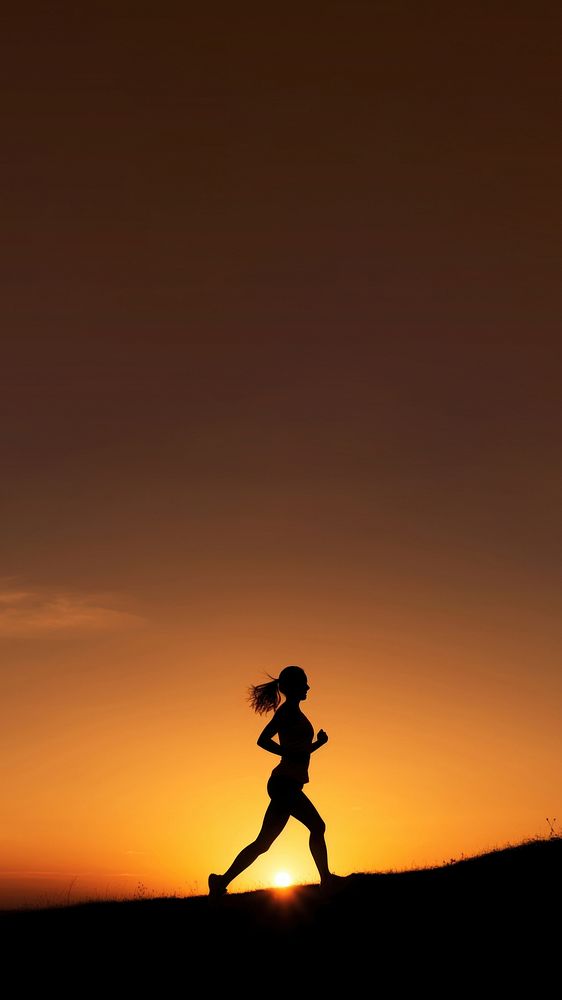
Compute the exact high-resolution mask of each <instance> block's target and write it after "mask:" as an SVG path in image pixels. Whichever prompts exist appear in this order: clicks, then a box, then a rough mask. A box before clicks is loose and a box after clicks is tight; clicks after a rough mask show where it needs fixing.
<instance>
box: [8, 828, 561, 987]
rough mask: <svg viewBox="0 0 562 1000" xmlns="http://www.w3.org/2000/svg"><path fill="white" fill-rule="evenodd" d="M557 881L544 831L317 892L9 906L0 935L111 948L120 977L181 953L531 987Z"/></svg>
mask: <svg viewBox="0 0 562 1000" xmlns="http://www.w3.org/2000/svg"><path fill="white" fill-rule="evenodd" d="M561 888H562V838H560V837H553V838H550V839H549V840H531V841H527V842H525V843H523V844H519V845H517V846H510V847H506V848H503V849H499V850H495V851H492V852H489V853H486V854H482V855H479V856H476V857H471V858H466V859H463V860H460V861H456V862H451V863H449V864H447V865H444V866H442V867H438V868H425V869H419V870H412V871H405V872H390V873H384V874H354V875H349V876H348V877H347V878H345V879H343V880H342V881H341V883H339V884H338V885H337V887H336V888H335V889H334V890H333V891H332V892H331V893H328V894H326V893H324V892H323V891H322V890H321V889H320V887H319V886H315V885H312V886H298V887H294V888H292V889H289V890H273V889H271V890H260V891H257V892H248V893H233V894H231V895H228V896H226V897H224V898H223V899H220V900H218V901H211V900H209V898H208V897H207V896H196V897H189V898H187V899H177V898H172V899H144V900H130V901H124V902H95V903H85V904H75V905H73V906H67V907H58V908H52V909H43V910H25V911H13V912H11V913H5V914H3V915H2V931H3V941H4V943H7V941H8V940H11V941H17V942H18V943H19V944H20V945H21V944H22V943H23V942H25V943H26V945H27V946H29V947H31V949H32V950H33V948H35V947H37V945H38V944H41V945H42V946H50V947H53V946H54V947H60V944H61V942H62V943H64V948H65V950H66V952H67V953H68V954H73V955H76V954H79V955H80V956H81V961H82V963H84V962H88V963H89V964H90V965H92V964H94V965H95V963H96V962H97V963H98V964H99V963H100V962H101V963H102V965H103V963H104V962H105V961H106V960H108V961H109V958H110V956H113V959H118V960H119V962H120V966H121V968H123V963H124V964H125V966H126V967H128V968H129V970H130V972H131V974H132V973H139V972H140V967H139V964H138V963H139V961H140V962H141V964H142V961H145V962H146V961H150V962H152V961H153V960H154V961H156V962H158V961H160V962H167V963H168V966H169V963H170V962H172V964H173V963H174V961H175V960H176V959H177V957H178V956H180V955H181V956H182V957H183V958H185V957H186V956H189V959H190V961H191V962H192V963H193V962H195V963H203V965H204V963H205V961H208V959H205V958H204V956H209V955H210V956H211V962H212V967H211V979H212V981H214V982H215V983H217V982H218V981H219V980H221V981H230V980H229V979H228V974H229V970H230V973H231V974H232V975H234V974H235V971H236V970H238V972H239V971H240V968H246V969H248V970H249V974H252V975H253V974H256V975H257V974H258V973H259V972H260V971H261V972H264V973H265V974H266V975H268V976H271V974H272V972H274V970H275V969H278V973H277V977H279V975H281V977H283V975H285V974H286V961H285V964H284V963H283V961H282V959H283V958H284V959H285V960H286V959H289V964H290V965H293V966H294V964H295V962H296V961H297V960H298V962H302V963H305V964H306V966H307V968H308V969H309V972H310V975H311V979H310V985H313V984H314V983H316V984H318V983H320V981H322V983H323V985H326V984H327V983H329V981H330V979H332V978H333V977H334V976H336V977H340V978H341V977H344V979H345V981H350V977H352V976H360V975H364V974H367V973H368V974H369V975H372V974H373V972H374V971H375V970H376V971H377V975H381V976H384V978H385V979H386V978H387V977H388V975H389V974H391V975H392V977H393V980H394V982H395V984H398V983H400V982H402V983H403V984H406V982H408V983H409V984H410V985H411V983H412V977H420V976H421V977H422V978H423V976H424V974H425V973H426V972H427V969H428V967H432V966H433V968H434V974H435V975H436V974H437V971H438V970H441V972H442V971H443V970H444V969H445V968H449V969H451V968H453V967H454V969H455V970H456V971H455V975H456V976H457V977H458V976H461V978H466V977H469V978H470V976H471V975H472V974H474V973H475V970H476V969H480V970H482V969H487V970H488V972H487V975H488V976H490V975H492V973H491V972H490V969H492V970H495V974H496V975H497V976H500V974H501V978H502V982H504V984H505V982H506V977H512V976H515V973H516V970H519V971H518V973H517V976H515V978H514V979H513V982H514V983H515V982H516V981H517V979H518V978H519V976H520V975H525V974H530V969H527V972H526V973H525V972H524V968H523V967H524V966H525V967H526V966H527V965H530V966H532V968H533V970H534V971H533V975H534V983H535V986H536V984H537V982H538V978H539V976H540V975H541V974H542V973H543V972H544V971H545V970H546V969H547V967H548V966H549V963H550V959H551V958H552V959H554V956H555V955H556V957H557V954H558V949H559V945H558V937H559V925H560V907H561V902H560V901H561V892H560V890H561ZM113 959H112V961H113ZM280 963H281V964H280ZM330 969H331V970H332V971H331V973H330V975H329V977H328V978H325V977H326V974H327V971H328V970H330ZM252 970H253V971H252ZM424 970H425V972H424ZM322 976H323V977H324V978H323V979H322V978H321V977H322ZM276 981H277V983H278V985H279V980H278V978H277V980H276Z"/></svg>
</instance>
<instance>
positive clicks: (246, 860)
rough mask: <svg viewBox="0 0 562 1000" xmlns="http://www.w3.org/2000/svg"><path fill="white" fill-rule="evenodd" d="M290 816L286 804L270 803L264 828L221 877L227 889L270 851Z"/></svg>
mask: <svg viewBox="0 0 562 1000" xmlns="http://www.w3.org/2000/svg"><path fill="white" fill-rule="evenodd" d="M290 815H291V814H290V811H289V808H288V807H287V806H286V805H285V804H284V803H279V802H274V801H271V802H270V803H269V805H268V807H267V810H266V813H265V816H264V818H263V823H262V828H261V830H260V832H259V833H258V835H257V837H256V839H255V840H254V841H252V843H251V844H248V846H247V847H244V848H243V849H242V850H241V851H240V854H238V855H237V856H236V857H235V859H234V861H233V862H232V864H231V866H230V868H229V869H228V871H226V872H225V873H224V875H221V876H220V878H221V880H222V882H223V885H224V887H225V888H226V886H227V885H228V884H229V882H232V879H233V878H236V876H237V875H240V872H243V871H244V870H245V869H246V868H248V867H249V866H250V865H251V864H252V862H254V861H255V860H256V858H257V857H258V856H259V855H260V854H265V852H266V851H268V850H269V848H270V847H271V845H272V843H273V841H274V840H276V838H277V837H278V836H279V834H280V833H281V831H282V830H283V828H284V827H285V826H286V825H287V822H288V819H289V816H290Z"/></svg>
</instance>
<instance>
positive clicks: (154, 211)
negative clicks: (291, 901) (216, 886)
mask: <svg viewBox="0 0 562 1000" xmlns="http://www.w3.org/2000/svg"><path fill="white" fill-rule="evenodd" d="M561 27H562V16H561V15H560V8H559V5H558V4H555V3H541V0H538V2H534V3H530V2H529V3H522V4H518V3H507V2H501V0H500V2H493V0H492V2H481V0H471V2H468V0H460V2H458V3H452V4H451V3H434V2H431V0H430V2H427V3H419V2H417V0H410V2H408V0H396V2H391V0H381V2H377V0H372V2H354V0H347V2H330V0H326V2H324V3H307V2H304V3H302V4H301V3H299V4H292V3H289V4H286V3H284V4H278V5H270V4H265V5H263V4H262V5H258V4H255V3H251V4H250V3H244V2H241V3H236V4H234V3H226V2H224V0H219V2H217V3H214V4H212V5H204V4H189V3H184V4H179V3H176V4H174V3H166V2H163V3H158V4H156V3H151V4H146V3H142V2H140V3H135V4H133V3H124V2H120V0H111V2H99V3H93V4H88V5H82V4H71V3H69V2H62V3H56V2H55V3H52V4H43V3H33V2H32V3H31V4H25V5H23V6H17V5H14V4H12V11H11V12H10V13H8V14H4V15H3V17H2V31H1V41H0V50H1V51H0V66H1V73H2V86H1V88H0V102H1V106H2V117H1V121H2V140H3V141H2V147H3V156H2V178H3V179H2V191H3V195H4V198H3V202H4V204H3V210H2V250H3V262H2V267H1V269H0V283H1V294H0V311H1V330H2V333H1V360H2V364H1V369H0V371H1V376H0V378H1V392H0V408H1V415H2V419H1V423H0V442H1V445H0V455H1V459H2V464H1V467H2V477H1V486H0V514H1V526H2V527H1V535H0V671H1V701H0V706H1V707H0V713H1V717H0V742H1V744H2V747H1V750H2V753H1V758H2V794H1V806H0V809H1V812H2V815H1V816H0V906H11V905H14V904H15V903H19V902H22V901H24V902H31V903H37V902H59V901H61V900H62V901H66V900H70V901H72V900H75V899H78V898H82V897H84V896H90V897H92V896H93V897H96V898H106V897H115V896H117V897H121V896H127V895H143V894H145V893H156V894H160V893H173V892H175V893H177V894H182V895H183V894H187V893H191V892H205V891H206V880H207V875H208V873H209V872H210V871H216V872H220V871H223V870H225V869H226V868H227V867H228V865H229V864H230V862H231V861H232V859H233V857H234V855H235V854H236V853H237V852H238V850H239V849H240V848H241V847H243V846H244V845H245V844H246V843H247V842H248V841H249V840H252V839H253V838H254V836H255V835H256V834H257V832H258V829H259V826H260V824H261V820H262V816H263V812H264V810H265V807H266V805H267V802H268V799H267V795H266V790H265V786H266V781H267V778H268V776H269V773H270V771H271V768H272V767H273V766H274V765H275V764H276V763H277V762H278V761H277V758H274V757H272V756H271V755H269V754H267V753H266V752H264V751H263V750H261V749H259V748H258V747H257V746H256V739H257V736H258V735H259V732H260V731H261V729H262V728H263V726H264V724H265V721H266V720H265V719H264V718H259V717H258V716H256V715H255V714H253V713H252V711H251V709H250V708H249V706H248V704H247V702H246V692H247V688H248V685H249V684H251V683H259V682H260V681H262V680H265V679H266V674H267V673H271V674H274V675H277V674H278V673H279V671H280V670H281V669H282V668H283V667H284V666H286V665H287V664H299V665H300V666H302V667H303V669H304V670H305V671H306V672H307V675H308V678H309V683H310V686H311V690H310V692H309V696H308V700H307V702H306V703H305V704H304V706H303V707H304V710H305V712H306V714H307V715H308V716H309V718H310V720H311V722H312V723H313V725H314V727H315V729H316V730H318V729H319V728H321V727H322V728H324V729H325V730H326V731H327V732H328V735H329V742H328V744H327V746H326V747H323V748H322V749H321V750H319V751H318V753H315V754H314V756H313V758H312V762H311V781H310V784H309V785H308V786H306V789H305V790H306V791H307V794H309V795H310V797H311V798H312V800H313V801H314V803H315V804H316V806H317V807H318V809H319V810H320V812H321V813H322V815H323V816H324V818H325V820H326V823H327V841H328V847H329V851H330V861H331V865H332V868H333V870H334V871H336V872H338V873H340V874H347V873H349V872H353V871H386V870H390V869H397V868H403V867H411V866H414V865H416V866H417V865H429V864H436V863H441V862H442V861H443V860H445V859H449V858H451V857H459V856H460V855H461V853H464V854H471V853H476V852H479V851H483V850H486V849H490V848H493V847H495V846H501V845H504V844H505V843H507V842H508V841H510V842H517V841H519V840H521V839H523V838H525V837H530V836H535V835H541V836H546V835H548V825H547V822H546V817H547V816H548V817H550V818H551V819H552V818H553V817H562V798H561V790H562V726H561V725H560V718H561V708H562V670H561V666H560V662H561V660H560V654H561V646H562V642H561V640H562V614H561V611H562V608H561V575H562V574H561V567H562V560H561V556H562V546H561V541H562V537H561V536H562V530H561V518H560V510H561V508H562V452H561V433H560V431H561V426H562V421H561V417H562V413H561V411H562V403H561V391H560V386H561V384H562V371H561V369H562V365H561V360H562V359H561V353H562V347H561V340H560V312H561V306H562V301H561V299H562V294H561V287H562V284H561V281H560V274H561V269H560V264H561V260H560V233H561V224H562V198H561V195H560V177H561V175H562V163H561V160H562V155H561V153H562V145H561V143H560V113H561V101H560V96H561V88H560V50H559V44H560V29H561ZM559 825H560V822H559ZM279 870H283V871H287V872H289V873H290V874H291V875H292V877H293V878H295V879H296V880H298V881H316V880H317V873H316V869H315V867H314V864H313V861H312V858H311V857H310V854H309V851H308V835H307V832H306V831H305V830H304V828H303V827H302V826H300V825H299V824H298V823H297V822H296V821H295V820H291V821H290V823H289V825H288V827H287V828H286V830H285V832H284V833H283V834H282V836H281V837H280V838H279V840H278V841H277V842H276V844H275V845H274V846H273V847H272V849H271V851H270V852H269V853H268V854H266V855H264V856H263V857H262V858H261V859H260V860H259V861H258V862H256V864H255V865H254V866H253V867H252V868H250V869H249V870H248V871H247V872H246V873H244V875H242V876H240V878H238V879H237V880H236V881H235V882H234V883H233V884H232V886H231V891H238V890H245V889H248V888H254V887H257V886H264V885H270V884H272V882H273V879H274V876H275V873H276V872H277V871H279Z"/></svg>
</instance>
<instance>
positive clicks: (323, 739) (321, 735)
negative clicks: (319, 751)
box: [316, 729, 328, 747]
mask: <svg viewBox="0 0 562 1000" xmlns="http://www.w3.org/2000/svg"><path fill="white" fill-rule="evenodd" d="M316 742H317V743H318V746H319V747H323V746H324V744H325V743H327V742H328V734H327V733H325V732H324V730H323V729H319V730H318V735H317V737H316Z"/></svg>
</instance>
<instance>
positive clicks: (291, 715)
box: [271, 705, 314, 785]
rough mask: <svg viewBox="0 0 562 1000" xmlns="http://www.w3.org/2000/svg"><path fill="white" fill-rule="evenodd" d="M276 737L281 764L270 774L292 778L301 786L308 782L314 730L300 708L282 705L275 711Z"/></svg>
mask: <svg viewBox="0 0 562 1000" xmlns="http://www.w3.org/2000/svg"><path fill="white" fill-rule="evenodd" d="M276 715H277V722H278V727H279V728H278V735H279V743H280V746H281V762H280V763H279V764H278V765H277V767H274V768H273V771H272V772H271V773H272V774H278V775H283V776H284V777H287V778H293V779H294V780H295V781H299V782H301V783H302V784H303V785H304V784H306V782H307V781H308V765H309V762H310V747H311V744H312V741H313V739H314V729H313V727H312V725H311V723H310V722H309V720H308V719H307V717H306V715H304V714H303V712H301V710H300V708H292V707H289V706H287V705H282V706H281V708H279V709H278V710H277V713H276Z"/></svg>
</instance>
